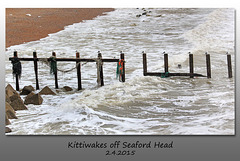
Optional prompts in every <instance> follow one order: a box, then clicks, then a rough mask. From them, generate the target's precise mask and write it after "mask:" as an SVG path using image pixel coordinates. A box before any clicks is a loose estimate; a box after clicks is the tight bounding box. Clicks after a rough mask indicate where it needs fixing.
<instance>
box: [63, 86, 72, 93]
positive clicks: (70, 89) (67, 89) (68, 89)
mask: <svg viewBox="0 0 240 161" xmlns="http://www.w3.org/2000/svg"><path fill="white" fill-rule="evenodd" d="M63 90H64V91H65V92H69V91H72V90H73V89H72V88H71V87H69V86H64V87H63Z"/></svg>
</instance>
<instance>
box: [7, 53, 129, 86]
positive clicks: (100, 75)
mask: <svg viewBox="0 0 240 161" xmlns="http://www.w3.org/2000/svg"><path fill="white" fill-rule="evenodd" d="M9 60H10V61H12V63H13V60H17V61H18V62H20V61H33V63H34V72H35V80H36V89H37V90H38V89H39V81H38V61H48V62H50V63H51V62H52V63H53V64H54V66H55V68H57V62H60V61H65V62H75V63H76V70H77V74H76V75H77V80H78V83H77V84H78V90H81V89H82V81H81V62H96V63H97V69H98V70H97V82H98V85H99V86H104V77H103V62H117V63H118V62H119V61H120V60H122V61H121V62H122V73H121V82H125V60H124V53H122V52H121V53H120V59H103V58H102V54H101V53H100V52H98V57H97V58H89V59H86V58H80V53H79V52H76V58H57V56H56V53H55V52H52V56H51V57H50V58H38V57H37V52H36V51H34V52H33V57H32V58H21V57H18V53H17V51H14V54H13V57H10V58H9ZM13 66H14V64H13ZM57 71H58V70H54V71H53V74H54V78H55V88H56V89H57V88H58V72H57ZM15 77H16V90H17V91H19V75H18V74H16V76H15Z"/></svg>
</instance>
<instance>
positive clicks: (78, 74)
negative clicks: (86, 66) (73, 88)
mask: <svg viewBox="0 0 240 161" xmlns="http://www.w3.org/2000/svg"><path fill="white" fill-rule="evenodd" d="M76 58H77V59H80V53H79V52H76ZM76 65H77V79H78V90H81V89H82V81H81V63H80V60H76Z"/></svg>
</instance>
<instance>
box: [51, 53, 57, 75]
mask: <svg viewBox="0 0 240 161" xmlns="http://www.w3.org/2000/svg"><path fill="white" fill-rule="evenodd" d="M56 72H57V61H56V57H53V56H51V57H50V74H56Z"/></svg>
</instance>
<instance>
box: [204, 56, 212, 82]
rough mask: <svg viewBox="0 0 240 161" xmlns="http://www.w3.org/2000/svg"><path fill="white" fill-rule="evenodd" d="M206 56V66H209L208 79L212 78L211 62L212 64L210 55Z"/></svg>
mask: <svg viewBox="0 0 240 161" xmlns="http://www.w3.org/2000/svg"><path fill="white" fill-rule="evenodd" d="M205 54H206V64H207V78H211V62H210V54H208V53H205Z"/></svg>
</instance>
